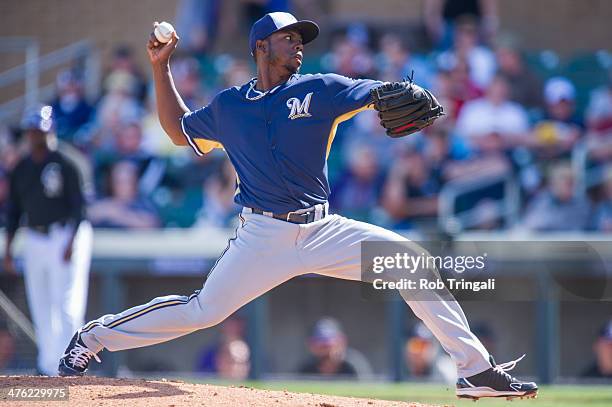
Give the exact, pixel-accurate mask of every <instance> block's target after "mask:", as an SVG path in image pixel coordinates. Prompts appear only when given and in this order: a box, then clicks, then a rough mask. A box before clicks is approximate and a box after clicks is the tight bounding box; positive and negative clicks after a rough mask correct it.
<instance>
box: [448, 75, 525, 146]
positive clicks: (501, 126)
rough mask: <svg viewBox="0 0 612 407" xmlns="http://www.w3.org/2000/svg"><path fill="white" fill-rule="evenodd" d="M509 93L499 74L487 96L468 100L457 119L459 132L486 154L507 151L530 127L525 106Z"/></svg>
mask: <svg viewBox="0 0 612 407" xmlns="http://www.w3.org/2000/svg"><path fill="white" fill-rule="evenodd" d="M509 92H510V90H509V87H508V82H507V81H506V79H504V78H503V77H502V76H496V77H495V78H494V80H493V81H492V82H491V85H490V86H489V87H488V89H487V91H486V94H485V97H483V98H481V99H477V100H474V101H472V102H469V103H467V104H466V105H465V106H464V107H463V109H462V110H461V113H460V115H459V118H458V119H457V127H456V131H457V133H458V134H459V135H460V136H462V137H465V138H466V140H467V141H468V142H469V143H470V144H471V146H472V147H473V148H474V149H475V150H476V151H478V152H479V153H481V154H482V155H487V154H498V153H501V152H503V151H504V150H506V149H507V148H509V147H511V146H513V145H514V144H516V143H518V142H519V140H521V139H524V138H525V135H526V133H527V131H528V130H529V121H528V118H527V113H526V112H525V109H524V108H523V107H522V106H520V105H519V104H517V103H514V102H510V101H509V100H508V97H509Z"/></svg>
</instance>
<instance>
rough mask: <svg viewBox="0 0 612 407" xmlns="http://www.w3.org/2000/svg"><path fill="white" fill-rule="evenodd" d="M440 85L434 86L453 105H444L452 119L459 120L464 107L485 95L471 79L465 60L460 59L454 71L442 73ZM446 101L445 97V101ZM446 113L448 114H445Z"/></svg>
mask: <svg viewBox="0 0 612 407" xmlns="http://www.w3.org/2000/svg"><path fill="white" fill-rule="evenodd" d="M437 80H438V83H437V84H434V89H436V87H438V88H440V90H442V92H443V94H444V95H447V97H448V99H449V100H450V102H451V103H446V104H443V106H444V109H445V110H446V109H447V108H448V109H449V112H448V113H447V114H448V115H449V117H450V118H453V119H455V120H456V119H457V117H458V116H459V114H460V113H461V109H462V108H463V106H464V105H465V104H466V103H467V102H469V101H471V100H474V99H477V98H479V97H481V96H482V95H483V92H482V90H481V89H480V88H479V87H478V86H477V85H476V84H475V83H474V81H473V80H472V78H470V67H469V65H468V63H467V62H465V60H463V59H459V60H458V61H457V63H456V64H454V65H453V67H452V69H449V70H448V73H446V71H442V72H441V73H440V74H439V75H438V78H437ZM444 99H446V98H444V97H443V100H444ZM445 113H446V112H445Z"/></svg>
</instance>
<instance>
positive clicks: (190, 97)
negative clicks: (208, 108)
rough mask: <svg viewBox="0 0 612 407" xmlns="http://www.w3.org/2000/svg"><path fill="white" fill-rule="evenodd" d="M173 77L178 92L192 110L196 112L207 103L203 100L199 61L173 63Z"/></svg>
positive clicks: (183, 60) (188, 60) (189, 60)
mask: <svg viewBox="0 0 612 407" xmlns="http://www.w3.org/2000/svg"><path fill="white" fill-rule="evenodd" d="M172 77H173V78H174V84H175V86H176V90H177V91H178V92H179V94H180V95H181V98H182V99H183V102H185V105H186V106H187V108H189V109H190V110H196V109H199V108H200V107H202V106H204V105H205V104H206V103H205V101H204V100H203V99H202V96H203V94H204V93H203V91H202V88H201V86H202V80H201V78H200V68H199V65H198V61H196V60H195V59H194V58H181V59H177V60H176V61H173V63H172Z"/></svg>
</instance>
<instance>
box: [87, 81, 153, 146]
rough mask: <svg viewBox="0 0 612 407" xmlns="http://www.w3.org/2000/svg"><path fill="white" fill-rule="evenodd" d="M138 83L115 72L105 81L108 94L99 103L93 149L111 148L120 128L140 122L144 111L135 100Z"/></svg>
mask: <svg viewBox="0 0 612 407" xmlns="http://www.w3.org/2000/svg"><path fill="white" fill-rule="evenodd" d="M136 85H137V81H136V79H135V77H134V76H133V75H132V74H130V73H127V72H114V73H112V74H111V75H109V76H108V78H107V79H106V81H105V88H106V91H107V92H106V94H105V95H104V96H103V97H102V98H101V99H100V101H99V102H98V109H97V114H96V128H95V130H94V134H93V135H92V137H91V143H92V144H93V147H106V148H108V147H110V146H112V143H113V140H114V138H115V136H116V135H117V133H118V131H119V129H120V127H121V126H122V125H124V124H125V123H129V122H135V121H139V120H141V118H142V114H143V110H142V107H141V106H140V104H139V102H138V100H137V99H136V98H135V90H136Z"/></svg>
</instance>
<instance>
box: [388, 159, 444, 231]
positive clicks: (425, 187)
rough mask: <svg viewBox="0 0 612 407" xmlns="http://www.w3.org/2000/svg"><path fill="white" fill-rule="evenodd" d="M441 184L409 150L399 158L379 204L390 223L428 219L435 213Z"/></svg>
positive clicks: (425, 164) (402, 224)
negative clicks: (381, 204) (389, 218)
mask: <svg viewBox="0 0 612 407" xmlns="http://www.w3.org/2000/svg"><path fill="white" fill-rule="evenodd" d="M439 190H440V180H439V179H438V178H437V176H436V174H434V173H432V172H431V168H430V167H429V166H428V163H427V162H426V161H425V157H424V156H423V155H422V154H420V153H419V152H418V151H415V150H413V149H410V150H408V151H406V152H404V153H403V154H402V155H401V156H399V157H398V158H397V159H396V160H395V162H394V163H393V166H392V167H391V170H390V172H389V176H388V177H387V182H386V184H385V187H384V191H383V196H382V203H383V207H384V209H385V211H386V212H387V214H388V215H389V216H390V217H391V219H392V220H393V221H394V222H396V223H397V224H398V226H399V225H401V226H402V227H407V226H409V225H406V224H404V223H402V222H404V221H406V220H415V219H431V218H433V217H435V216H436V215H437V213H438V192H439Z"/></svg>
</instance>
